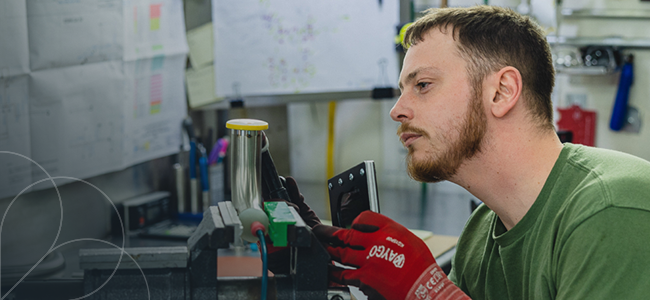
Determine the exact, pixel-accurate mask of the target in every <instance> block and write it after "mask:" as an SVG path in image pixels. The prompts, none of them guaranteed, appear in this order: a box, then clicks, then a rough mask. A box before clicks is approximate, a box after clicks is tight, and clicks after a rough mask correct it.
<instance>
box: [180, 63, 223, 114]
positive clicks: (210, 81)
mask: <svg viewBox="0 0 650 300" xmlns="http://www.w3.org/2000/svg"><path fill="white" fill-rule="evenodd" d="M185 80H186V82H187V95H188V102H189V103H190V107H191V108H195V107H199V106H203V105H206V104H209V103H214V102H218V101H221V100H223V98H217V96H216V95H215V93H214V66H213V65H207V66H203V67H202V68H200V69H189V70H187V71H186V72H185Z"/></svg>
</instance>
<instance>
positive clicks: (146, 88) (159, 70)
mask: <svg viewBox="0 0 650 300" xmlns="http://www.w3.org/2000/svg"><path fill="white" fill-rule="evenodd" d="M164 63H165V57H164V56H162V55H161V56H155V57H153V58H152V59H142V60H137V61H136V62H135V76H136V77H135V82H134V83H133V87H134V89H133V117H134V118H135V119H138V118H143V117H146V116H148V115H155V114H158V113H160V112H161V111H162V109H163V97H164V86H165V82H164Z"/></svg>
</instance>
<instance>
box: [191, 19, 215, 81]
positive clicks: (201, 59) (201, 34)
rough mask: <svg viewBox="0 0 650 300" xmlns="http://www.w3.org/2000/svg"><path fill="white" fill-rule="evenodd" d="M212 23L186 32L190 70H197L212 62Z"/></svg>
mask: <svg viewBox="0 0 650 300" xmlns="http://www.w3.org/2000/svg"><path fill="white" fill-rule="evenodd" d="M213 44H214V42H213V31H212V22H210V23H207V24H205V25H201V26H199V27H197V28H194V29H192V30H190V31H188V32H187V45H188V47H189V49H190V54H189V57H190V63H191V64H192V68H195V69H198V68H200V67H203V66H204V65H207V64H212V61H214V47H213Z"/></svg>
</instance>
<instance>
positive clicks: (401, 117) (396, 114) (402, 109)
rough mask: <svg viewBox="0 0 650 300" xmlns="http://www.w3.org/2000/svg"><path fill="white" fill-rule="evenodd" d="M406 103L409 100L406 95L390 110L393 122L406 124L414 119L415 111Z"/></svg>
mask: <svg viewBox="0 0 650 300" xmlns="http://www.w3.org/2000/svg"><path fill="white" fill-rule="evenodd" d="M406 102H407V100H406V98H405V95H404V94H402V95H401V96H400V97H399V99H397V102H395V105H394V106H393V108H392V109H391V110H390V117H391V119H393V121H395V122H404V121H406V120H409V119H412V118H413V110H412V109H410V108H409V107H407V106H406Z"/></svg>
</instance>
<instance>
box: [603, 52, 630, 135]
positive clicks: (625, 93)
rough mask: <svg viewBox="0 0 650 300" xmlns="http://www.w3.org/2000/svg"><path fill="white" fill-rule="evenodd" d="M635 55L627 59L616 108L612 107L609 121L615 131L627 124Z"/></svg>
mask: <svg viewBox="0 0 650 300" xmlns="http://www.w3.org/2000/svg"><path fill="white" fill-rule="evenodd" d="M632 61H633V57H632V55H630V56H629V57H628V59H627V62H626V63H625V65H623V69H622V70H621V78H620V80H619V82H618V91H617V92H616V99H615V100H614V108H613V109H612V118H611V119H610V121H609V128H611V129H612V130H614V131H619V130H621V128H623V126H624V125H625V117H626V115H627V103H628V99H629V95H630V86H631V85H632V81H633V80H634V72H633V70H634V68H633V64H632Z"/></svg>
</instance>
